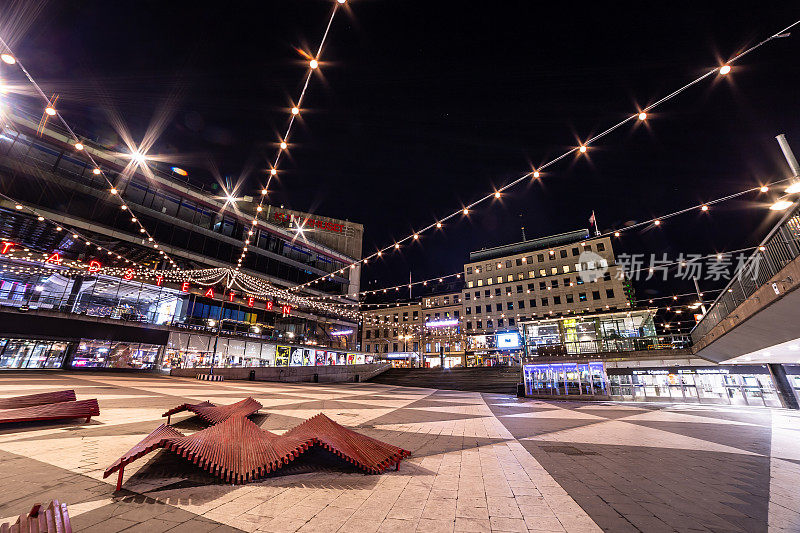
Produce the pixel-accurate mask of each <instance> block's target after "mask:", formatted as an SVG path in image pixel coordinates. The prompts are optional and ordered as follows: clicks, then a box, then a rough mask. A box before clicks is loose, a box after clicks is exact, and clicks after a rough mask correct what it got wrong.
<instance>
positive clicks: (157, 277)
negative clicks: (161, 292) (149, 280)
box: [156, 276, 164, 287]
mask: <svg viewBox="0 0 800 533" xmlns="http://www.w3.org/2000/svg"><path fill="white" fill-rule="evenodd" d="M162 283H164V276H156V285H158V286H159V287H160V286H161V284H162Z"/></svg>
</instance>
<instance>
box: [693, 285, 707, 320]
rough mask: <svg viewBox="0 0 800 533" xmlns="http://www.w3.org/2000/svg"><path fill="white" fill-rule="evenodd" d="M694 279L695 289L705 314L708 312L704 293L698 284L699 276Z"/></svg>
mask: <svg viewBox="0 0 800 533" xmlns="http://www.w3.org/2000/svg"><path fill="white" fill-rule="evenodd" d="M692 281H694V290H695V291H697V301H698V302H700V309H701V310H702V311H703V316H705V314H706V304H704V303H703V293H702V292H700V286H699V285H698V284H697V278H696V277H694V278H692Z"/></svg>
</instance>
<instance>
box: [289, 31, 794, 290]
mask: <svg viewBox="0 0 800 533" xmlns="http://www.w3.org/2000/svg"><path fill="white" fill-rule="evenodd" d="M798 24H800V20H798V21H795V22H794V23H792V24H790V25H789V26H787V27H785V28H783V29H781V30H779V31H777V32H776V33H774V34H772V35H770V36H769V37H767V38H766V39H764V40H762V41H760V42H758V43H756V44H755V45H753V46H751V47H750V48H748V49H746V50H744V51H743V52H740V53H739V54H737V55H735V56H734V57H732V58H731V59H729V60H728V61H727V62H726V63H725V64H723V65H720V66H717V67H714V68H712V69H710V70H708V71H707V72H705V73H704V74H702V75H700V76H698V77H697V78H695V79H693V80H692V81H690V82H688V83H686V84H684V85H683V86H681V87H679V88H678V89H676V90H674V91H672V92H671V93H669V94H667V95H666V96H664V97H662V98H660V99H659V100H656V101H655V102H653V103H652V104H650V105H648V106H645V107H643V108H640V109H639V110H638V111H637V112H636V113H634V114H631V115H629V116H627V117H626V118H624V119H623V120H621V121H619V122H617V123H616V124H613V125H612V126H610V127H608V128H606V129H605V130H603V131H601V132H600V133H598V134H597V135H594V136H592V137H590V138H588V139H587V140H586V141H584V142H582V143H579V144H578V146H575V147H573V148H571V149H569V150H567V151H565V152H563V153H562V154H560V155H558V156H557V157H555V158H554V159H551V160H550V161H547V162H546V163H544V164H542V165H541V166H539V167H538V168H535V169H533V170H531V171H529V172H526V173H524V174H523V175H522V176H520V177H519V178H517V179H515V180H513V181H511V182H509V183H507V184H506V185H503V186H502V187H499V188H497V189H496V190H495V191H494V192H492V193H489V194H486V195H485V196H482V197H481V198H478V199H477V200H475V201H473V202H472V203H469V204H467V205H464V206H463V207H462V208H461V209H459V210H457V211H453V212H452V213H450V214H448V215H446V216H444V217H442V218H440V219H438V220H436V221H435V222H432V223H430V224H428V225H427V226H425V227H423V228H422V229H420V230H417V231H414V232H413V233H410V234H408V235H407V236H406V237H404V238H402V239H399V240H397V241H396V242H395V243H394V244H392V245H390V246H387V247H385V248H381V249H379V250H377V251H376V252H374V253H372V254H370V255H368V256H366V257H364V258H362V259H359V260H357V261H354V262H353V263H350V264H349V265H346V266H345V267H344V268H342V269H340V270H339V271H337V272H336V274H342V273H344V270H345V269H347V268H355V266H356V265H358V264H368V262H369V260H370V259H374V258H379V257H382V256H383V255H384V254H385V253H387V252H391V251H397V250H399V249H400V247H401V245H403V243H405V242H407V241H410V242H414V241H418V240H419V239H420V237H421V235H422V234H423V233H425V232H427V231H430V230H436V229H442V227H443V225H444V223H445V222H447V221H449V220H451V219H453V218H457V217H459V216H464V217H466V216H469V214H470V210H472V209H474V208H475V207H476V206H478V205H480V204H482V203H483V202H486V201H487V200H490V199H492V198H495V199H498V198H500V197H501V196H502V193H503V192H505V191H507V190H509V189H511V188H513V187H515V186H516V185H518V184H519V183H522V182H523V181H526V180H528V179H529V178H533V179H540V178H541V177H542V171H544V170H545V169H547V168H549V167H551V166H553V165H555V164H556V163H558V162H559V161H561V160H563V159H564V158H566V157H569V156H570V155H573V154H579V155H580V154H585V153H586V152H587V150H588V148H589V147H590V146H592V145H594V144H595V143H596V142H597V141H599V140H600V139H602V138H603V137H605V136H607V135H609V134H610V133H612V132H614V131H616V130H617V129H619V128H621V127H622V126H624V125H625V124H628V123H631V122H636V121H640V122H643V121H645V120H647V118H648V113H649V112H650V111H652V110H653V109H655V108H657V107H659V106H661V105H663V104H664V103H666V102H668V101H670V100H672V99H673V98H675V97H677V96H678V95H680V94H681V93H683V92H684V91H686V90H688V89H689V88H691V87H693V86H695V85H697V84H698V83H700V82H702V81H703V80H705V79H707V78H709V77H710V76H713V75H715V74H718V75H721V76H726V75H728V74H729V73H730V72H731V68H732V67H731V66H732V65H733V64H734V63H736V62H737V61H739V60H740V59H741V58H743V57H745V56H746V55H747V54H750V53H751V52H753V51H755V50H757V49H758V48H760V47H761V46H763V45H765V44H767V43H768V42H770V41H772V40H773V39H776V38H779V37H783V36H784V35H785V34H786V32H788V31H789V30H791V29H792V28H794V27H795V26H797V25H798ZM333 276H334V274H327V275H325V276H321V277H319V278H316V279H314V280H310V281H307V282H305V283H302V284H300V285H296V286H294V287H291V288H290V289H289V290H293V291H296V290H300V289H303V288H305V287H309V286H311V285H313V284H315V283H317V282H319V281H321V280H323V279H325V278H329V279H333Z"/></svg>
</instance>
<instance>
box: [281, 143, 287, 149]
mask: <svg viewBox="0 0 800 533" xmlns="http://www.w3.org/2000/svg"><path fill="white" fill-rule="evenodd" d="M287 146H288V145H287V144H286V141H281V150H286V147H287Z"/></svg>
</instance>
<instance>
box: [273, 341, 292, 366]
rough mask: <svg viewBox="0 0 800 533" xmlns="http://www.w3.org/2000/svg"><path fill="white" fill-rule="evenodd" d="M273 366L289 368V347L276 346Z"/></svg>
mask: <svg viewBox="0 0 800 533" xmlns="http://www.w3.org/2000/svg"><path fill="white" fill-rule="evenodd" d="M275 366H289V347H288V346H278V348H277V349H276V351H275Z"/></svg>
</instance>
